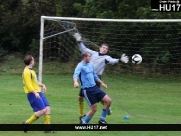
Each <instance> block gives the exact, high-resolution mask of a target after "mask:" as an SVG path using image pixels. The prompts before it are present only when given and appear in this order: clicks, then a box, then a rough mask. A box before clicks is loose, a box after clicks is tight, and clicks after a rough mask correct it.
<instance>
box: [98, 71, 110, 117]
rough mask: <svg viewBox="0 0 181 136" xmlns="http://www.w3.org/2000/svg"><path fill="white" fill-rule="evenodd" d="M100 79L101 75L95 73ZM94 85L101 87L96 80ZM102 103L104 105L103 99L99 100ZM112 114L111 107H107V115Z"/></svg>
mask: <svg viewBox="0 0 181 136" xmlns="http://www.w3.org/2000/svg"><path fill="white" fill-rule="evenodd" d="M97 76H98V77H99V78H100V79H101V75H97ZM96 85H97V87H99V88H101V84H100V83H99V82H97V81H96ZM100 102H101V104H102V105H104V102H103V101H100ZM111 114H112V110H111V107H110V108H109V109H108V112H107V115H111Z"/></svg>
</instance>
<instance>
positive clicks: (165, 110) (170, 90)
mask: <svg viewBox="0 0 181 136" xmlns="http://www.w3.org/2000/svg"><path fill="white" fill-rule="evenodd" d="M108 77H109V76H105V77H104V78H103V80H104V82H105V83H107V85H108V89H106V90H105V91H106V92H107V94H108V95H110V97H111V98H112V100H113V102H112V106H111V107H112V110H113V114H112V115H111V116H108V117H107V121H108V122H109V123H110V124H167V123H169V124H176V123H180V122H181V120H180V113H181V109H180V103H181V99H180V91H181V90H180V89H181V88H180V82H179V81H178V82H174V83H172V82H171V83H169V82H165V81H164V82H163V81H162V80H161V81H156V80H155V79H152V80H151V79H149V80H143V81H142V82H140V81H139V82H138V81H135V80H134V78H130V77H129V76H128V77H127V78H126V76H125V75H122V76H121V77H112V78H108ZM123 79H124V80H123ZM128 81H129V82H128ZM0 82H1V84H0V88H1V91H0V95H1V99H0V107H1V112H0V122H1V123H2V124H19V123H21V122H22V121H23V120H25V119H27V118H29V117H30V115H31V114H32V113H33V112H32V109H31V108H30V106H29V103H28V101H27V99H26V95H25V94H24V91H23V88H22V79H21V75H0ZM43 82H44V83H45V84H46V86H47V93H46V97H47V99H48V100H49V102H50V104H51V122H52V123H53V124H76V123H78V116H79V114H78V102H77V95H78V93H79V89H77V88H74V87H73V80H72V75H69V74H68V75H57V76H55V75H45V76H43ZM101 106H102V105H101V104H98V111H97V113H96V114H95V116H94V117H93V119H92V120H91V122H90V123H91V124H96V123H97V121H98V119H99V116H100V113H101ZM122 106H123V108H125V109H126V110H125V109H123V108H121V107H122ZM88 110H89V107H88V106H87V104H86V103H85V112H87V111H88ZM127 111H128V112H127ZM125 115H129V116H130V120H124V119H123V117H124V116H125ZM36 123H38V124H40V123H43V118H40V119H39V120H37V121H36ZM12 134H13V135H14V136H21V135H28V136H34V135H39V136H42V135H45V134H44V133H43V132H28V133H27V134H24V133H23V132H1V133H0V136H1V135H3V136H10V135H12ZM98 134H101V135H105V136H109V135H114V136H119V135H124V136H132V135H134V136H152V135H153V136H155V135H160V136H162V135H163V136H167V135H168V136H169V135H176V136H177V135H180V132H104V131H102V132H88V133H86V132H61V131H60V132H57V134H55V135H57V136H61V135H62V136H66V135H67V136H70V135H73V136H76V135H77V136H78V135H85V136H93V135H98Z"/></svg>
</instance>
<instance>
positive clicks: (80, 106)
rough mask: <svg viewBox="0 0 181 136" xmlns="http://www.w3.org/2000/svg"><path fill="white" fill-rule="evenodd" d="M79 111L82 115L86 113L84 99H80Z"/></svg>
mask: <svg viewBox="0 0 181 136" xmlns="http://www.w3.org/2000/svg"><path fill="white" fill-rule="evenodd" d="M79 113H80V116H82V115H84V100H83V101H79Z"/></svg>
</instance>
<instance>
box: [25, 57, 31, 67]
mask: <svg viewBox="0 0 181 136" xmlns="http://www.w3.org/2000/svg"><path fill="white" fill-rule="evenodd" d="M31 61H32V56H31V55H27V56H25V57H24V63H25V65H29V64H30V63H31Z"/></svg>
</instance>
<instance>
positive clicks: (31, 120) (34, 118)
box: [26, 114, 39, 124]
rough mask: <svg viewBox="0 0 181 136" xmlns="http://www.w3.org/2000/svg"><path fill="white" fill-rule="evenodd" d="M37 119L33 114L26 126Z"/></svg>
mask: <svg viewBox="0 0 181 136" xmlns="http://www.w3.org/2000/svg"><path fill="white" fill-rule="evenodd" d="M38 118H39V117H37V116H36V115H35V114H33V115H32V116H31V117H30V118H29V119H28V120H27V121H26V124H31V123H33V122H34V121H36V120H37V119H38Z"/></svg>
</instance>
